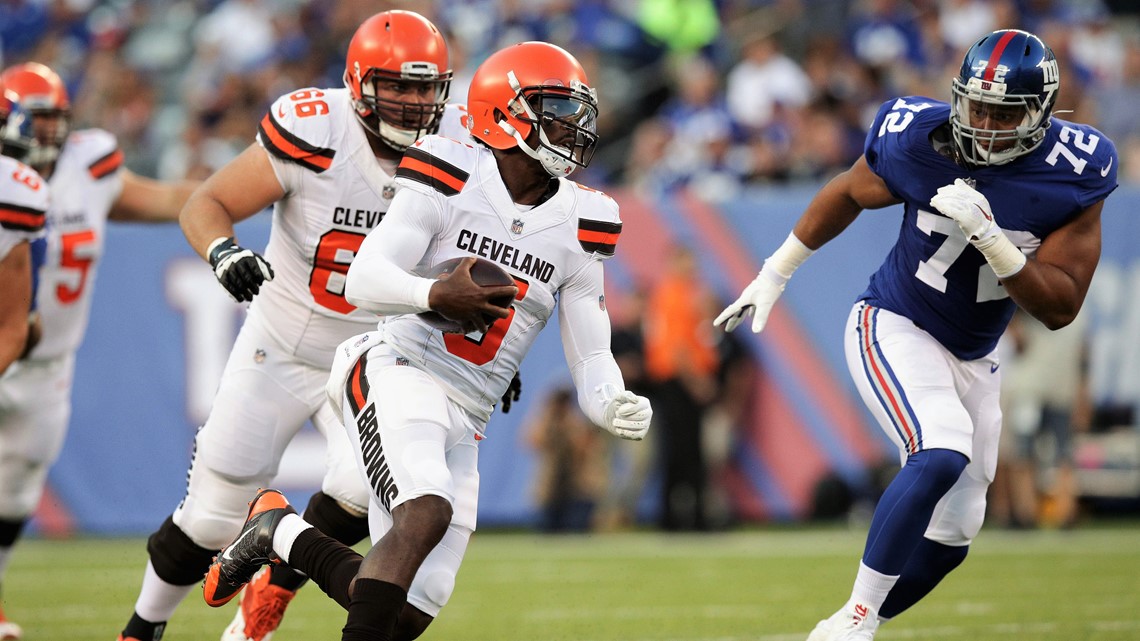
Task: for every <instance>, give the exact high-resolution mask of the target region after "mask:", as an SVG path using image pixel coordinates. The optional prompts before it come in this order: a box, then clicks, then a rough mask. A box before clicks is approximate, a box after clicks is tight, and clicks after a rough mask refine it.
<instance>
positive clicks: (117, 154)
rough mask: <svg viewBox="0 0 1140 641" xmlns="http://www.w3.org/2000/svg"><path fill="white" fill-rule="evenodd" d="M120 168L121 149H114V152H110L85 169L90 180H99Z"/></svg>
mask: <svg viewBox="0 0 1140 641" xmlns="http://www.w3.org/2000/svg"><path fill="white" fill-rule="evenodd" d="M122 166H123V150H122V149H116V150H115V151H112V152H111V153H109V154H107V155H106V156H103V157H102V158H100V159H99V160H96V161H95V162H93V163H91V166H89V167H88V168H87V171H88V172H90V173H91V177H92V178H95V179H99V178H102V177H104V176H106V175H108V174H111V173H112V172H114V171H115V170H117V169H118V168H119V167H122Z"/></svg>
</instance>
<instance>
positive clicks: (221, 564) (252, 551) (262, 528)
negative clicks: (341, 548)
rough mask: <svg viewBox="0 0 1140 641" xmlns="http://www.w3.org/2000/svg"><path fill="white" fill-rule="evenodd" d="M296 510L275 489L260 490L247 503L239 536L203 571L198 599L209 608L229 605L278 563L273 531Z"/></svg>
mask: <svg viewBox="0 0 1140 641" xmlns="http://www.w3.org/2000/svg"><path fill="white" fill-rule="evenodd" d="M296 513H297V511H296V510H294V509H293V506H292V505H289V501H287V500H285V495H283V494H281V493H280V492H278V491H277V490H261V491H259V492H258V493H257V496H255V497H253V500H252V501H250V502H249V516H247V517H246V519H245V526H244V527H242V531H241V534H239V535H238V537H237V538H236V539H234V541H233V543H230V544H229V545H227V546H226V547H225V548H223V549H222V551H221V553H219V554H218V556H216V557H214V562H213V563H212V564H211V565H210V569H209V570H208V571H207V572H206V582H205V584H204V585H203V586H202V596H203V597H204V598H205V599H206V603H207V604H208V605H210V606H212V607H215V608H216V607H219V606H222V605H225V604H226V603H229V601H230V599H232V598H234V596H236V595H237V593H238V592H240V591H241V589H242V588H244V587H245V584H246V583H249V582H250V580H251V579H253V575H254V574H255V573H256V572H257V571H258V570H259V569H261V566H263V565H265V564H267V563H280V561H281V559H280V558H278V556H277V555H276V554H275V553H274V552H273V532H274V531H275V530H276V529H277V524H278V523H280V522H281V519H283V518H285V516H286V515H287V514H296Z"/></svg>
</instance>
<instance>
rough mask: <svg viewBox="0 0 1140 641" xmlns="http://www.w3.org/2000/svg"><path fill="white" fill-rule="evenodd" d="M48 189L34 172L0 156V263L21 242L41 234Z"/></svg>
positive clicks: (23, 165) (21, 164)
mask: <svg viewBox="0 0 1140 641" xmlns="http://www.w3.org/2000/svg"><path fill="white" fill-rule="evenodd" d="M47 208H48V186H47V183H45V182H44V179H43V178H41V177H40V175H39V174H38V173H36V170H34V169H32V168H31V167H29V166H27V165H25V164H24V163H22V162H18V161H16V160H14V159H12V158H9V157H7V156H0V260H3V259H4V257H6V256H7V255H8V252H10V251H12V248H13V247H15V246H16V245H19V244H20V243H22V242H24V241H25V240H33V239H35V238H39V237H40V236H42V235H43V233H44V231H43V230H44V212H46V211H47Z"/></svg>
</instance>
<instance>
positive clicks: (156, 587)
mask: <svg viewBox="0 0 1140 641" xmlns="http://www.w3.org/2000/svg"><path fill="white" fill-rule="evenodd" d="M198 585H199V584H197V583H193V584H190V585H171V584H169V583H167V582H166V581H163V580H162V579H160V578H158V573H156V572H155V571H154V566H152V565H151V564H150V561H147V563H146V573H145V574H144V575H143V583H142V589H140V590H139V599H138V601H135V612H136V613H137V614H138V615H139V616H140V617H142V618H143V619H145V620H147V621H150V622H151V623H159V622H162V621H169V620H170V617H171V616H173V615H174V611H175V610H176V609H177V608H178V604H179V603H182V600H183V599H185V598H186V595H187V594H190V590H193V589H194V588H196V587H198Z"/></svg>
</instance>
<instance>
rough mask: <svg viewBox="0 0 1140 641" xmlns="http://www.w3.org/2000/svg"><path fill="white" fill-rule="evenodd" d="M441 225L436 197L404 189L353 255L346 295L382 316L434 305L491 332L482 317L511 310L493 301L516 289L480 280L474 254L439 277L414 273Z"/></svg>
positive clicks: (476, 328)
mask: <svg viewBox="0 0 1140 641" xmlns="http://www.w3.org/2000/svg"><path fill="white" fill-rule="evenodd" d="M441 226H442V212H441V210H440V205H439V203H438V202H437V201H436V200H435V198H434V197H432V196H429V195H427V194H425V193H421V192H419V191H416V190H415V189H409V188H404V189H401V190H400V191H399V192H398V193H397V194H396V197H395V198H394V199H392V205H391V206H390V207H389V208H388V213H387V214H385V215H384V219H383V220H382V221H380V224H379V225H377V226H376V228H375V229H373V230H372V231H371V232H369V233H368V235H367V236H365V237H364V242H362V243H361V244H360V250H359V251H358V252H357V254H356V256H355V257H354V258H353V259H352V265H351V266H350V267H349V268H348V276H347V278H346V280H345V286H344V295H345V300H347V301H348V302H349V303H352V304H353V305H355V306H357V307H359V308H360V309H365V310H368V311H371V312H373V313H375V314H380V315H391V314H408V313H418V312H426V311H428V310H434V311H437V312H439V313H440V314H443V315H444V316H445V317H447V318H450V319H452V320H455V321H458V322H460V323H462V324H463V325H464V327H465V328H466V329H467V330H469V331H483V332H485V331H487V321H486V320H485V318H484V316H491V317H493V318H506V317H507V316H508V315H510V310H508V309H505V308H503V307H499V306H497V305H495V304H494V303H492V302H491V301H492V300H493V299H495V298H499V297H502V296H505V295H509V296H511V297H512V298H513V297H514V295H515V294H517V293H518V288H517V287H515V286H514V285H503V286H499V287H482V286H480V285H477V284H476V283H475V281H473V280H472V279H471V273H470V270H471V265H472V264H473V263H474V262H475V258H474V257H472V258H470V259H468V260H467V261H465V262H464V263H461V264H460V265H459V267H457V268H456V270H455V271H454V272H453V273H452V274H451V275H450V276H448V277H447V278H443V279H438V280H437V279H433V278H423V277H421V276H417V275H415V274H413V273H411V270H412V269H413V268H415V266H416V265H417V264H418V263H419V262H420V259H421V258H423V256H424V254H425V253H426V252H427V249H428V245H430V243H431V240H432V238H433V237H434V236H435V234H436V232H437V231H439V229H440V228H441Z"/></svg>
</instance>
